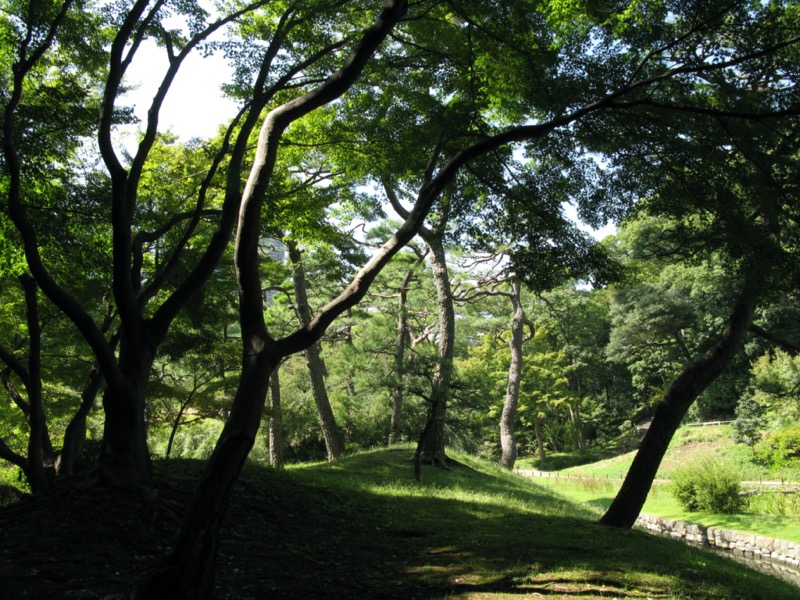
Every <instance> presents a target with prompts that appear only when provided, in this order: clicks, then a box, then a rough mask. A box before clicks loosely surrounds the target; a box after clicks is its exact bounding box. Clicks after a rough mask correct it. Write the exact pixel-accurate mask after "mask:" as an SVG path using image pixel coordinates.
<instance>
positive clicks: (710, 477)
mask: <svg viewBox="0 0 800 600" xmlns="http://www.w3.org/2000/svg"><path fill="white" fill-rule="evenodd" d="M671 491H672V493H673V495H674V496H675V498H676V499H677V500H678V501H679V502H680V503H681V505H682V506H683V508H684V509H685V510H688V511H706V512H719V513H736V512H739V511H740V510H741V509H742V506H743V501H742V498H741V496H739V491H740V483H739V478H738V476H737V474H736V473H734V472H733V471H730V470H727V469H725V468H724V467H723V466H722V465H720V464H719V463H716V462H711V461H702V462H699V463H694V464H691V465H688V466H686V467H684V468H682V469H679V470H677V471H675V472H674V473H673V475H672V489H671Z"/></svg>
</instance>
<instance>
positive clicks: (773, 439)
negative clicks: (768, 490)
mask: <svg viewBox="0 0 800 600" xmlns="http://www.w3.org/2000/svg"><path fill="white" fill-rule="evenodd" d="M753 460H754V461H755V462H757V463H758V464H761V465H764V466H767V467H772V468H774V469H779V468H781V467H791V466H795V465H796V464H797V463H798V462H800V426H797V425H793V426H791V427H784V428H783V429H779V430H778V431H775V432H774V433H771V434H770V435H768V436H767V437H766V438H764V439H763V440H761V441H760V442H759V443H758V444H756V446H755V448H754V452H753Z"/></svg>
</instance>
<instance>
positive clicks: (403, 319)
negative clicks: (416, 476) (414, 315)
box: [389, 271, 414, 444]
mask: <svg viewBox="0 0 800 600" xmlns="http://www.w3.org/2000/svg"><path fill="white" fill-rule="evenodd" d="M413 275H414V272H413V271H408V272H407V273H406V274H405V276H404V277H403V281H402V282H401V283H400V295H399V299H398V304H399V306H398V307H397V310H398V314H397V332H396V335H395V343H394V376H395V384H394V392H393V394H392V421H391V428H390V433H389V443H390V444H396V443H398V442H399V441H400V436H401V422H402V419H403V391H404V389H405V383H404V381H403V378H404V376H405V354H406V340H407V339H408V308H407V306H406V303H407V300H408V285H409V283H410V282H411V278H412V277H413Z"/></svg>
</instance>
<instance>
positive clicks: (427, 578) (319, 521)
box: [221, 451, 797, 599]
mask: <svg viewBox="0 0 800 600" xmlns="http://www.w3.org/2000/svg"><path fill="white" fill-rule="evenodd" d="M410 454H411V453H410V452H405V453H403V452H400V451H383V452H378V453H375V454H374V455H372V456H370V455H366V456H365V455H359V456H358V457H354V458H352V459H345V460H344V461H342V462H341V463H339V464H338V465H333V466H327V465H318V466H315V467H312V468H305V469H300V470H297V471H292V472H290V473H274V472H261V473H251V474H250V476H249V477H248V480H247V481H246V482H245V483H243V486H244V487H243V489H242V492H243V493H242V494H240V495H238V497H237V500H236V501H235V502H234V505H233V506H232V512H231V515H232V516H233V515H237V514H238V515H240V516H243V515H248V514H253V513H254V512H260V513H261V514H262V515H263V517H264V518H263V519H253V520H249V522H244V521H243V520H241V519H239V518H237V517H235V516H233V518H232V519H231V520H230V529H229V536H228V539H226V541H225V542H224V543H223V545H222V548H221V552H222V553H223V555H224V556H225V560H226V561H227V562H228V564H229V568H227V569H225V570H224V571H223V573H222V577H221V583H222V586H223V589H229V590H231V591H232V590H236V591H237V593H238V594H239V595H236V596H235V597H237V598H261V597H264V596H263V593H264V591H265V590H269V592H270V597H279V598H301V597H302V598H334V597H337V598H373V597H374V598H379V597H386V598H444V597H464V598H488V597H492V596H494V595H496V596H498V597H499V596H501V595H514V596H531V597H534V596H536V595H549V596H556V597H581V598H592V597H597V598H600V597H609V596H611V597H618V598H628V597H630V598H633V597H637V598H638V597H652V598H656V597H690V598H699V597H703V598H714V597H716V598H787V599H788V598H796V597H797V589H796V588H793V587H792V586H790V585H788V584H784V583H782V582H778V581H776V580H772V579H771V578H767V577H765V576H764V575H761V574H758V573H755V572H751V571H748V570H746V569H744V568H742V567H741V565H738V564H736V563H732V562H729V561H726V560H724V559H720V558H718V557H715V556H713V555H710V554H707V553H703V552H701V551H699V550H696V549H693V548H689V547H687V546H685V545H683V544H681V543H677V542H670V541H669V540H662V539H658V538H654V537H651V536H649V535H646V534H644V533H641V532H634V531H619V530H613V529H608V528H605V527H601V526H600V525H598V524H597V523H595V522H592V521H590V520H587V519H589V518H592V519H596V515H592V516H589V514H587V511H586V509H585V508H582V507H579V506H577V505H575V504H572V503H569V502H568V501H565V500H562V499H559V498H557V497H553V496H552V495H551V494H550V493H549V492H548V491H547V490H546V489H544V488H540V487H538V486H535V485H534V484H532V483H531V482H529V481H526V480H522V479H521V478H518V477H514V476H512V475H509V474H506V473H502V472H498V473H495V472H491V473H489V474H487V473H483V472H480V471H477V470H474V469H471V468H469V467H459V468H456V469H453V470H452V471H450V472H444V471H440V470H433V469H426V470H424V471H423V482H422V483H421V484H416V483H415V482H414V481H413V472H412V471H411V463H410ZM251 485H255V486H256V487H261V486H263V487H264V489H271V490H273V500H272V501H270V502H269V503H268V504H264V503H261V504H260V506H258V507H256V506H254V505H253V504H252V503H253V502H254V501H256V499H257V498H262V497H263V496H264V494H259V493H256V494H249V493H248V491H247V487H248V486H251ZM244 548H249V550H248V553H247V555H244V554H243V549H244ZM234 565H235V566H234ZM231 567H233V569H234V570H233V571H232V570H231ZM232 597H233V596H232Z"/></svg>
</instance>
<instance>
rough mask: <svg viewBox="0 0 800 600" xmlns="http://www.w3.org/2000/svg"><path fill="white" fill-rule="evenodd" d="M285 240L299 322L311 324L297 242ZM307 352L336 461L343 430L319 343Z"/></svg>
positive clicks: (331, 457)
mask: <svg viewBox="0 0 800 600" xmlns="http://www.w3.org/2000/svg"><path fill="white" fill-rule="evenodd" d="M285 243H286V247H287V249H288V250H289V259H290V260H291V261H292V266H293V267H294V277H293V279H294V293H295V301H296V303H297V314H298V316H299V317H300V324H301V325H302V326H303V327H308V325H309V324H310V323H311V318H312V317H311V307H310V306H309V304H308V291H307V285H306V275H305V269H304V268H303V262H302V255H301V252H300V249H299V248H298V247H297V243H296V242H294V241H292V240H286V241H285ZM305 355H306V363H307V365H308V372H309V375H310V377H311V392H312V394H313V396H314V403H315V405H316V407H317V416H318V417H319V424H320V427H321V428H322V435H323V438H324V439H325V449H326V450H327V452H328V460H329V461H333V460H336V459H337V458H339V457H341V456H342V454H344V442H343V441H342V435H341V432H340V431H339V428H338V427H337V426H336V418H335V417H334V415H333V408H331V403H330V399H329V398H328V390H327V388H326V387H325V363H324V362H323V360H322V355H321V350H320V346H319V344H312V345H311V346H310V347H309V348H307V349H306V351H305Z"/></svg>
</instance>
